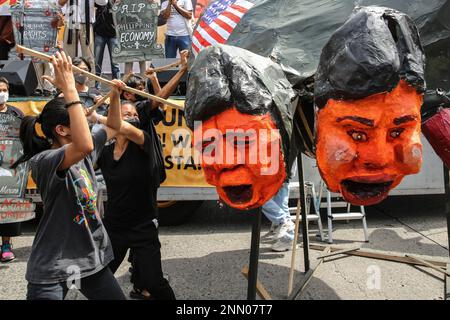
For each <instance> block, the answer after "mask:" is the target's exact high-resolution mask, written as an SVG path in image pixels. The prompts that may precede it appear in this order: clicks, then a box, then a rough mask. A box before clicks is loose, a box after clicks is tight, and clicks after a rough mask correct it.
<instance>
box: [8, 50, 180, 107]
mask: <svg viewBox="0 0 450 320" xmlns="http://www.w3.org/2000/svg"><path fill="white" fill-rule="evenodd" d="M16 51H17V52H18V53H22V54H26V55H29V56H33V57H35V58H38V59H41V60H44V61H51V57H50V56H49V55H46V54H43V53H40V52H38V51H35V50H32V49H28V48H26V47H23V46H20V45H16ZM72 69H73V70H74V71H76V72H78V73H81V74H83V75H85V76H86V77H88V78H89V79H91V80H95V81H97V82H101V83H104V84H106V85H108V86H110V87H112V86H114V83H113V82H112V81H110V80H107V79H104V78H102V77H99V76H97V75H95V74H93V73H90V72H88V71H86V70H83V69H80V68H78V67H76V66H72ZM123 90H124V91H127V92H130V93H134V94H137V95H139V96H142V97H145V98H147V99H151V100H155V101H158V102H161V103H163V104H165V105H168V106H171V107H173V108H175V109H180V110H184V106H179V105H177V104H175V103H173V102H170V101H168V100H166V99H163V98H160V97H158V96H155V95H152V94H150V93H147V92H144V91H141V90H137V89H135V88H131V87H128V86H125V87H124V88H123Z"/></svg>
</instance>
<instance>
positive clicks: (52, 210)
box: [0, 0, 294, 300]
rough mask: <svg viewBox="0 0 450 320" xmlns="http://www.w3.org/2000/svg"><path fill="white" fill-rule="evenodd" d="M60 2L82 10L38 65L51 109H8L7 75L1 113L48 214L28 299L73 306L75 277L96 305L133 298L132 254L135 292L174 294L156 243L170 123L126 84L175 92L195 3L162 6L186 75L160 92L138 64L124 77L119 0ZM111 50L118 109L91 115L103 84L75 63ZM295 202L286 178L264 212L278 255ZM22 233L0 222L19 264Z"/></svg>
mask: <svg viewBox="0 0 450 320" xmlns="http://www.w3.org/2000/svg"><path fill="white" fill-rule="evenodd" d="M57 3H58V5H59V6H60V7H61V8H62V12H63V13H64V12H65V10H66V8H67V7H69V6H71V7H74V8H75V9H74V11H73V15H70V16H69V15H66V16H65V18H64V19H65V23H64V25H65V33H64V40H63V43H62V46H61V47H60V50H58V52H57V53H56V55H55V56H53V57H52V61H51V62H46V63H42V64H40V65H39V68H40V71H39V72H37V74H38V76H39V77H40V79H41V80H42V82H41V85H40V87H38V90H39V92H37V94H43V95H45V96H49V97H51V98H52V99H51V100H50V101H49V102H48V103H47V104H46V105H45V107H44V108H43V110H42V113H41V114H39V115H38V116H26V117H24V115H23V113H22V112H21V111H20V110H19V109H17V108H14V107H12V106H9V105H7V101H8V92H9V84H8V81H7V80H6V79H4V78H0V112H7V113H14V114H16V115H17V116H19V117H20V118H22V119H23V120H22V125H21V130H20V139H21V142H22V144H23V149H24V154H23V156H22V157H21V158H20V159H19V160H18V161H17V162H16V163H15V164H14V165H13V168H14V167H17V166H18V165H19V164H21V163H23V162H29V164H30V168H31V176H32V178H33V180H34V181H35V182H36V185H37V188H38V191H39V193H40V194H41V197H42V201H43V207H44V213H43V215H42V218H41V222H40V223H39V226H38V228H37V231H36V235H35V239H34V242H33V246H32V251H31V254H30V257H29V260H28V266H27V272H26V280H27V281H28V291H27V298H28V299H56V300H58V299H64V298H65V296H66V294H67V293H68V290H69V287H68V285H67V281H68V280H69V279H71V277H72V276H73V272H74V270H75V271H76V274H77V276H78V279H79V280H80V284H79V289H80V291H81V292H82V293H83V294H84V295H85V296H86V297H87V298H88V299H125V295H124V293H123V292H122V289H121V288H120V286H119V285H118V283H117V281H116V279H115V278H114V272H116V270H117V269H118V268H119V266H120V265H121V263H122V261H123V259H124V258H125V256H126V253H127V251H128V250H130V262H131V266H132V267H131V268H130V270H131V274H132V276H131V282H132V283H133V291H132V292H131V293H130V295H131V296H132V297H133V298H139V299H167V300H170V299H175V294H174V292H173V290H172V288H171V286H170V284H169V283H168V281H167V279H166V278H165V277H164V276H163V272H162V266H161V251H160V248H161V244H160V242H159V238H158V208H157V198H156V194H157V190H158V187H159V185H160V183H161V182H162V181H163V180H164V176H165V172H164V164H163V163H161V162H160V161H157V160H158V157H159V154H158V153H159V152H161V145H160V141H159V138H158V136H157V134H156V131H155V125H156V124H157V123H158V122H159V121H160V120H162V119H163V117H164V113H163V106H162V104H161V103H159V102H156V101H154V100H147V99H145V98H142V97H141V96H139V95H136V94H133V93H130V92H127V91H123V90H122V88H123V87H124V86H125V85H126V86H129V87H132V88H135V89H138V90H142V91H148V92H150V93H152V94H154V95H157V96H158V97H161V98H164V99H166V98H168V97H169V96H170V95H171V94H172V93H173V92H174V90H175V89H176V88H177V86H178V84H179V82H180V80H181V78H182V77H183V76H184V75H185V73H186V72H187V64H188V57H189V53H188V49H189V47H190V36H191V32H192V31H191V30H190V22H189V21H190V20H191V19H192V15H193V8H192V3H191V1H190V0H178V1H176V0H168V1H163V3H162V6H161V13H160V20H163V21H164V22H163V23H166V24H167V32H166V40H165V52H166V57H168V58H174V57H176V56H179V57H180V62H181V65H180V68H179V71H178V72H177V73H176V75H175V76H174V77H173V78H172V79H171V80H170V81H169V82H168V83H167V84H166V85H164V86H163V87H161V85H160V83H159V81H158V77H157V75H156V72H155V71H154V69H152V68H147V65H146V62H145V61H141V62H139V63H140V67H141V69H140V71H141V72H140V73H141V74H133V73H132V63H128V64H126V65H125V76H124V77H123V78H122V80H119V79H120V78H121V74H120V68H119V65H118V64H117V63H115V62H114V59H113V56H112V54H111V52H112V48H113V46H114V44H115V43H116V42H117V39H116V37H115V27H114V22H113V19H112V13H111V5H112V4H113V1H108V0H104V1H103V0H89V8H88V9H87V10H86V7H85V3H86V2H84V1H76V0H69V1H67V0H58V1H57ZM95 8H96V9H95ZM7 21H8V19H1V20H0V23H2V24H5V25H6V24H7ZM75 25H76V26H77V27H75ZM3 40H4V39H3V38H0V43H2V47H1V50H0V51H1V53H2V57H0V60H2V59H8V52H9V50H10V49H11V48H12V44H13V39H12V40H11V39H9V40H8V42H5V41H3ZM78 45H80V47H81V52H78ZM106 46H108V51H109V55H110V61H111V71H112V75H111V76H112V78H113V79H114V80H113V82H114V87H113V88H112V89H111V92H110V98H109V99H110V102H109V105H106V104H105V105H102V106H101V107H100V108H98V109H96V110H92V108H91V107H92V106H93V105H95V104H96V103H97V102H98V101H99V100H101V99H102V92H101V91H100V87H99V83H91V81H89V79H88V77H86V76H85V75H83V74H80V73H77V72H75V74H74V73H73V70H72V65H73V66H77V67H78V68H80V69H82V70H85V71H88V72H94V71H95V73H96V74H97V75H102V65H103V54H104V50H105V47H106ZM94 53H95V54H94ZM146 78H148V79H149V83H150V84H149V85H148V86H147V83H146V80H145V79H146ZM147 87H148V88H147ZM36 125H39V126H40V127H41V129H42V132H43V135H41V134H39V133H38V131H37V130H36ZM130 163H132V164H133V165H131V166H130ZM96 170H97V172H99V170H100V171H101V174H102V176H103V178H104V180H105V183H106V187H107V192H108V203H107V207H106V210H105V212H102V211H101V210H100V209H99V207H100V206H99V203H98V202H99V196H98V187H97V178H96ZM288 200H289V189H288V183H285V184H284V185H283V187H282V189H281V190H280V191H279V193H278V194H277V195H276V196H275V197H274V198H273V199H272V200H271V201H269V202H268V203H266V205H264V207H263V212H264V214H265V215H266V217H267V218H269V220H270V221H271V222H272V226H271V228H270V231H269V233H268V234H267V235H265V236H264V239H266V240H268V239H270V240H271V241H273V242H274V245H273V246H272V249H273V250H274V251H286V250H289V249H290V248H291V246H292V241H293V239H294V225H293V223H292V221H291V219H290V213H289V208H288ZM18 235H20V223H14V224H0V236H2V247H1V249H2V250H1V261H2V262H9V261H12V260H13V259H14V258H15V257H14V253H13V250H12V245H11V237H15V236H18ZM61 239H65V240H64V241H61Z"/></svg>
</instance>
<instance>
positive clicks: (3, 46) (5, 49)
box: [0, 41, 11, 60]
mask: <svg viewBox="0 0 450 320" xmlns="http://www.w3.org/2000/svg"><path fill="white" fill-rule="evenodd" d="M10 50H11V46H10V45H9V44H7V43H5V42H2V41H0V60H8V55H9V51H10Z"/></svg>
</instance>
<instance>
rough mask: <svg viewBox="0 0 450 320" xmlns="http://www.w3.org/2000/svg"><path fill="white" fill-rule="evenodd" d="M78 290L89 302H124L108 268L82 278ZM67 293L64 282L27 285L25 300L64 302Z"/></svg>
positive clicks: (117, 284)
mask: <svg viewBox="0 0 450 320" xmlns="http://www.w3.org/2000/svg"><path fill="white" fill-rule="evenodd" d="M78 289H79V290H80V291H81V293H82V294H83V295H84V296H85V297H86V298H87V299H89V300H126V298H125V296H124V294H123V292H122V289H121V288H120V286H119V283H117V280H116V278H115V277H114V275H113V274H112V272H111V270H109V268H108V267H106V268H104V269H103V270H101V271H99V272H97V273H95V274H93V275H91V276H89V277H86V278H82V279H81V280H80V288H78ZM68 291H69V288H68V286H67V283H66V282H60V283H55V284H34V283H28V291H27V300H64V298H65V297H66V295H67V292H68Z"/></svg>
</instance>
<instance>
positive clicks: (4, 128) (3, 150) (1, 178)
mask: <svg viewBox="0 0 450 320" xmlns="http://www.w3.org/2000/svg"><path fill="white" fill-rule="evenodd" d="M19 128H20V119H19V118H17V117H16V116H14V115H12V114H0V198H4V197H7V198H21V197H23V196H24V193H25V187H26V184H27V178H28V175H27V173H28V164H21V165H20V166H18V167H17V168H16V169H14V170H13V169H10V168H9V167H10V166H11V165H12V164H13V163H14V162H15V161H16V160H17V159H18V158H19V157H20V156H21V155H22V154H23V149H22V144H21V143H20V139H19Z"/></svg>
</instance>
